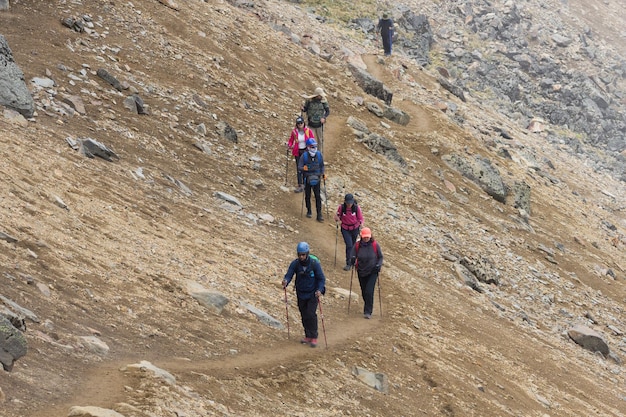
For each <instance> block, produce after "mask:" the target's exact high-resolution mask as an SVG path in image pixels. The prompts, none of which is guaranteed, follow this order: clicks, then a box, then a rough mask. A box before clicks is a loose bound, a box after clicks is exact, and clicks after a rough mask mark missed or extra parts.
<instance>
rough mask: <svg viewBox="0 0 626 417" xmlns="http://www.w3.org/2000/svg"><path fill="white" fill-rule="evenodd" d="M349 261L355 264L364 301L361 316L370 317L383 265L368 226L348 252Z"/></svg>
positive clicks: (381, 257)
mask: <svg viewBox="0 0 626 417" xmlns="http://www.w3.org/2000/svg"><path fill="white" fill-rule="evenodd" d="M350 262H351V264H352V265H355V268H356V272H357V275H358V277H359V284H360V285H361V295H362V296H363V302H364V303H365V306H364V307H363V317H365V318H366V319H371V318H372V310H373V309H374V288H375V286H376V280H377V279H378V274H379V272H380V267H381V266H382V265H383V252H382V251H381V249H380V245H379V244H378V242H376V241H375V240H374V239H372V231H371V230H370V228H369V227H364V228H363V229H361V240H360V241H359V242H356V243H355V244H354V247H353V248H352V251H351V253H350Z"/></svg>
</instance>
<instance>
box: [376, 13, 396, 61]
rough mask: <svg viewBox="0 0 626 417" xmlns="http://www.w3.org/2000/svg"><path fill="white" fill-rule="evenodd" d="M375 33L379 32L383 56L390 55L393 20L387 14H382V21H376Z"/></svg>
mask: <svg viewBox="0 0 626 417" xmlns="http://www.w3.org/2000/svg"><path fill="white" fill-rule="evenodd" d="M376 31H377V32H380V36H381V37H382V39H383V49H384V50H385V56H389V55H391V43H392V41H393V20H392V19H391V18H390V17H389V13H383V17H382V19H379V20H378V25H376Z"/></svg>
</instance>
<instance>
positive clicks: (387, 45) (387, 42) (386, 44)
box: [380, 30, 393, 55]
mask: <svg viewBox="0 0 626 417" xmlns="http://www.w3.org/2000/svg"><path fill="white" fill-rule="evenodd" d="M380 35H381V37H382V38H383V49H384V50H385V55H391V42H392V39H393V32H392V31H390V30H388V31H384V30H383V31H381V33H380Z"/></svg>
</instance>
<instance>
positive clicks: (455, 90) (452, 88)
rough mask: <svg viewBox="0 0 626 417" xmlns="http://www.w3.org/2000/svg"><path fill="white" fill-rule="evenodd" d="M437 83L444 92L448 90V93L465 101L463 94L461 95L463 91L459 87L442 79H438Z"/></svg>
mask: <svg viewBox="0 0 626 417" xmlns="http://www.w3.org/2000/svg"><path fill="white" fill-rule="evenodd" d="M437 82H439V84H440V85H441V86H442V87H443V88H445V89H446V90H448V91H449V92H451V93H452V94H454V95H455V96H457V97H458V98H460V99H461V101H467V100H466V99H465V94H464V93H463V89H462V88H461V87H459V86H457V85H454V84H452V83H451V82H450V81H448V80H447V79H445V78H443V77H438V78H437Z"/></svg>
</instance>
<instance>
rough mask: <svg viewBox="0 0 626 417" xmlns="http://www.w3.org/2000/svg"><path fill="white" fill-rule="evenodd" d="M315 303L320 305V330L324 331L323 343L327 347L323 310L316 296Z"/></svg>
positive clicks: (320, 301)
mask: <svg viewBox="0 0 626 417" xmlns="http://www.w3.org/2000/svg"><path fill="white" fill-rule="evenodd" d="M317 305H318V306H320V318H321V319H322V331H323V332H324V345H326V349H328V341H327V340H326V326H325V325H324V312H323V311H322V300H321V299H320V297H317Z"/></svg>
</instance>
